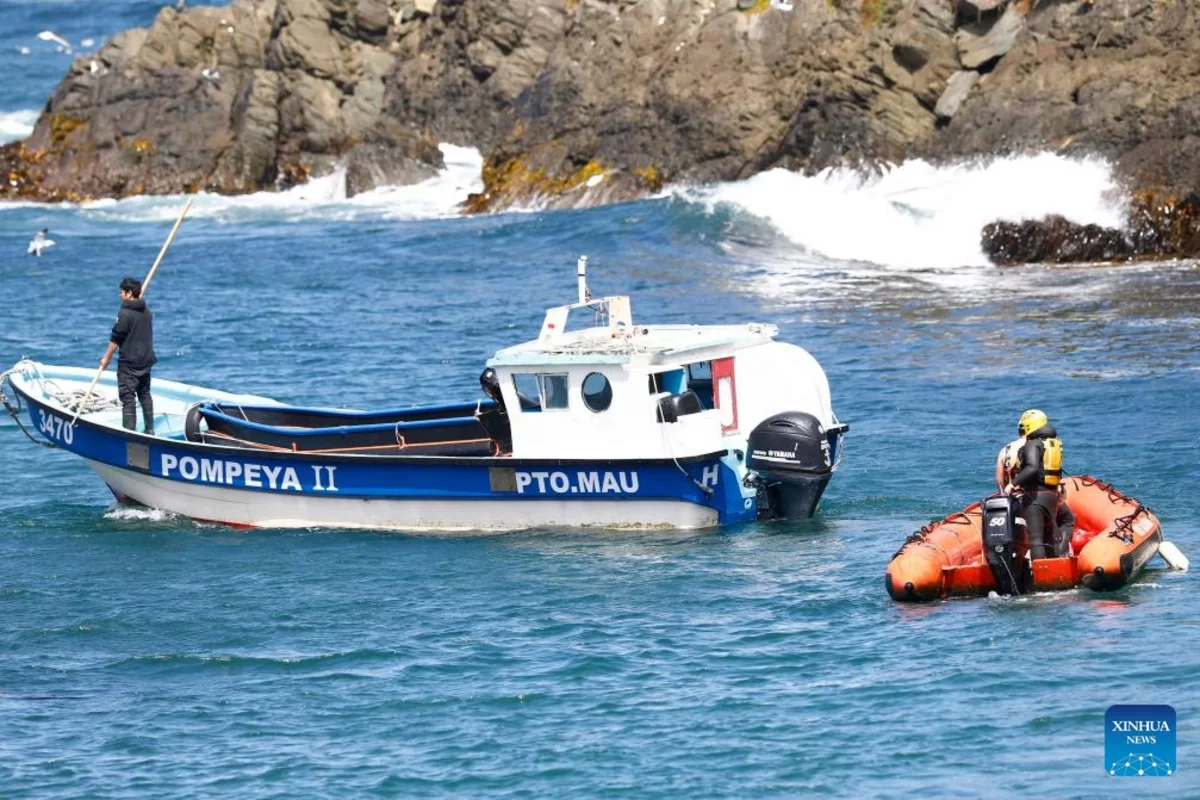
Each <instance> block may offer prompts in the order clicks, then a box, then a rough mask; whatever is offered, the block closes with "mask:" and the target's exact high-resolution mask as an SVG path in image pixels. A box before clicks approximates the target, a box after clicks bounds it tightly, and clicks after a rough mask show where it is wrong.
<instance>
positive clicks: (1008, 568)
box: [983, 495, 1029, 594]
mask: <svg viewBox="0 0 1200 800" xmlns="http://www.w3.org/2000/svg"><path fill="white" fill-rule="evenodd" d="M1019 512H1020V509H1019V508H1018V506H1017V501H1016V499H1015V498H1013V497H1009V496H1008V495H1000V496H998V497H989V498H988V499H987V500H984V501H983V557H984V558H985V559H987V565H988V568H989V569H990V570H991V571H992V577H993V578H995V579H996V592H997V593H998V594H1025V593H1026V592H1027V591H1028V587H1029V576H1028V574H1027V570H1026V568H1025V559H1024V558H1022V557H1021V555H1022V554H1021V553H1020V552H1019V549H1018V547H1017V545H1018V542H1017V525H1018V524H1019V522H1020V523H1023V522H1024V520H1023V519H1021V518H1020V515H1019Z"/></svg>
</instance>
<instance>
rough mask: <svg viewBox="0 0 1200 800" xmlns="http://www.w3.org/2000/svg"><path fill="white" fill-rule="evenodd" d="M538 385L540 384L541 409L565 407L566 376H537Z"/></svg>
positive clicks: (566, 399)
mask: <svg viewBox="0 0 1200 800" xmlns="http://www.w3.org/2000/svg"><path fill="white" fill-rule="evenodd" d="M538 383H540V384H541V389H542V408H543V409H554V408H566V407H567V405H568V398H567V376H566V375H538Z"/></svg>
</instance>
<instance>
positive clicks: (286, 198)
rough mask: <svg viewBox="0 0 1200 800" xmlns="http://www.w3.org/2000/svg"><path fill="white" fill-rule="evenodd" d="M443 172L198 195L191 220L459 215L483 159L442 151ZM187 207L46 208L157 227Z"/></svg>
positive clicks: (164, 202) (163, 200)
mask: <svg viewBox="0 0 1200 800" xmlns="http://www.w3.org/2000/svg"><path fill="white" fill-rule="evenodd" d="M439 147H440V149H441V151H442V157H443V159H444V160H445V167H444V168H443V169H442V170H441V171H440V172H439V173H438V174H437V175H435V176H433V177H432V178H429V179H428V180H425V181H422V182H420V183H416V184H413V185H411V186H389V187H382V188H379V189H374V190H372V191H370V192H364V193H362V194H359V195H355V196H354V197H347V196H346V173H345V170H342V169H338V170H336V171H334V172H333V173H332V174H330V175H327V176H325V177H321V178H315V179H313V180H310V181H309V182H307V183H304V184H301V185H299V186H295V187H292V188H291V189H288V190H286V191H282V192H255V193H254V194H247V195H237V196H226V195H219V194H209V193H206V192H201V193H200V194H198V195H196V197H195V199H194V201H193V204H192V209H191V211H189V212H188V215H189V217H192V218H207V219H211V220H215V221H217V222H221V223H242V222H261V221H279V222H298V221H302V220H311V219H324V220H334V221H347V222H351V221H355V220H359V219H411V220H420V219H438V218H442V217H451V216H456V215H458V213H459V204H460V203H462V201H463V200H465V199H466V198H467V195H468V194H470V193H471V192H477V191H479V190H481V189H482V188H483V180H482V178H481V174H482V167H483V158H482V156H480V154H479V151H478V150H475V149H474V148H470V147H458V146H455V145H449V144H443V145H440V146H439ZM182 204H183V195H154V196H146V197H127V198H123V199H120V200H112V199H106V200H97V201H95V202H91V203H84V204H82V205H73V204H68V203H64V204H60V205H59V206H47V208H65V209H69V210H71V211H73V212H78V213H79V214H81V215H83V216H85V217H87V218H90V219H97V220H108V221H114V222H157V221H163V220H167V221H170V220H174V219H175V218H176V217H177V216H178V214H179V209H180V207H181V206H182ZM30 205H31V204H29V203H2V204H0V209H9V210H11V209H15V208H26V207H28V206H30Z"/></svg>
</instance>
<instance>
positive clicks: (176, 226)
mask: <svg viewBox="0 0 1200 800" xmlns="http://www.w3.org/2000/svg"><path fill="white" fill-rule="evenodd" d="M191 207H192V198H191V197H189V198H188V199H187V202H186V203H184V204H183V210H182V211H180V212H179V219H177V220H175V224H174V226H172V227H171V232H170V233H169V234H168V235H167V240H166V241H165V242H163V246H162V249H161V250H159V251H158V258H156V259H154V266H152V267H150V272H149V273H148V274H147V275H146V280H144V281H142V294H141V296H142V297H145V296H146V290H147V289H148V288H150V281H152V280H154V273H156V272H158V265H159V264H161V263H162V260H163V256H165V255H166V254H167V248H168V247H170V246H171V242H173V241H175V234H176V233H178V232H179V226H180V225H182V224H183V218H184V217H186V216H187V213H188V209H190V208H191ZM103 374H104V367H100V368H99V369H97V370H96V376H95V377H94V378H92V383H91V385H90V386H88V389H87V391H86V392H85V393H84V395H83V399H81V400H80V401H79V405H77V406H75V416H74V417H73V418H72V419H71V424H72V425H74V424H75V423H76V422H77V421H78V420H79V415H80V414H82V413H83V408H84V406H86V405H87V403H88V401H89V400H91V399H92V392H94V391H95V390H96V384H97V383H99V382H100V376H101V375H103Z"/></svg>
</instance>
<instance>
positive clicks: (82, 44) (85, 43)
mask: <svg viewBox="0 0 1200 800" xmlns="http://www.w3.org/2000/svg"><path fill="white" fill-rule="evenodd" d="M95 43H96V40H95V39H84V40H83V41H82V42H80V43H79V46H80V47H91V46H92V45H94V44H95Z"/></svg>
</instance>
